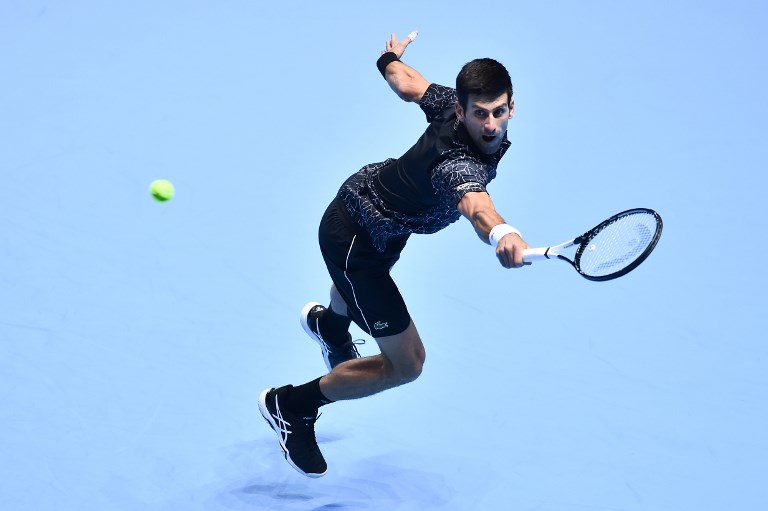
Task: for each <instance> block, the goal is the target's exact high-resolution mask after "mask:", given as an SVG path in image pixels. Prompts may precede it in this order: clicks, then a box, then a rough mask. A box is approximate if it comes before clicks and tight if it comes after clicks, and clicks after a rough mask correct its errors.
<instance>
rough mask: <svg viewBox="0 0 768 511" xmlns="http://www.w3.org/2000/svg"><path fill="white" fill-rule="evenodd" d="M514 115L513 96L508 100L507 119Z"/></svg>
mask: <svg viewBox="0 0 768 511" xmlns="http://www.w3.org/2000/svg"><path fill="white" fill-rule="evenodd" d="M514 115H515V98H514V96H513V97H511V98H510V99H509V118H510V119H511V118H512V117H514Z"/></svg>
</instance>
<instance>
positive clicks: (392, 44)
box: [381, 30, 419, 58]
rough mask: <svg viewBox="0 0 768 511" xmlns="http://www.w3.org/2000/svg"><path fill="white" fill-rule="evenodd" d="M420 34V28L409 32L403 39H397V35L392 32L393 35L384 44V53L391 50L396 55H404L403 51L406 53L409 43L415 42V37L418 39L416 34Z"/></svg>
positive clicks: (398, 56)
mask: <svg viewBox="0 0 768 511" xmlns="http://www.w3.org/2000/svg"><path fill="white" fill-rule="evenodd" d="M417 35H419V31H418V30H414V31H413V32H411V33H410V34H408V37H406V38H405V39H403V40H402V41H398V40H397V36H396V35H395V34H392V37H391V38H390V39H389V41H387V42H386V44H385V45H384V49H383V50H382V51H381V53H382V54H384V53H386V52H388V51H391V52H392V53H394V54H395V55H397V58H400V57H402V56H403V53H405V48H406V47H408V45H409V44H411V43H412V42H413V40H414V39H416V36H417Z"/></svg>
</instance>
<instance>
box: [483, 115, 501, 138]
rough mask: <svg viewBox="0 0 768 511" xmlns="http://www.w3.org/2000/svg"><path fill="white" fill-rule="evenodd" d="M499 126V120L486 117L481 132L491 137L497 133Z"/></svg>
mask: <svg viewBox="0 0 768 511" xmlns="http://www.w3.org/2000/svg"><path fill="white" fill-rule="evenodd" d="M500 125H501V123H500V122H499V119H494V118H493V117H488V118H487V119H486V120H485V123H484V124H483V131H485V133H486V134H488V135H493V134H494V133H496V131H498V128H499V126H500Z"/></svg>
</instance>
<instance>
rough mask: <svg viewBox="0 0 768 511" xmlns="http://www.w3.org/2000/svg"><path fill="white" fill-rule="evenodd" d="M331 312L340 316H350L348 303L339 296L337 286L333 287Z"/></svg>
mask: <svg viewBox="0 0 768 511" xmlns="http://www.w3.org/2000/svg"><path fill="white" fill-rule="evenodd" d="M331 310H332V311H333V312H335V313H336V314H338V315H340V316H349V313H348V312H347V302H345V301H344V298H343V297H342V296H341V294H339V290H338V289H336V284H333V285H331Z"/></svg>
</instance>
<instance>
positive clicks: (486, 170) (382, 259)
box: [259, 32, 528, 477]
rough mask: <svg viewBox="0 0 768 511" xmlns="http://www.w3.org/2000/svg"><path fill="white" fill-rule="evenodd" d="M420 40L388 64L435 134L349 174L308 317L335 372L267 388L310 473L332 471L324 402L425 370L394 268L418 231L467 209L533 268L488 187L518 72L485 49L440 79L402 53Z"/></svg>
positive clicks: (478, 227)
mask: <svg viewBox="0 0 768 511" xmlns="http://www.w3.org/2000/svg"><path fill="white" fill-rule="evenodd" d="M415 37H416V32H414V33H412V34H410V35H409V36H408V37H406V38H404V39H403V40H401V41H398V40H397V38H396V37H395V35H394V34H393V35H392V37H391V38H390V40H388V41H387V42H386V43H385V48H384V51H383V52H382V53H381V56H380V58H379V59H378V61H377V67H378V69H379V71H380V72H381V74H382V75H383V76H384V79H385V80H386V81H387V83H388V84H389V86H390V87H391V88H392V90H393V91H394V92H395V93H396V94H397V95H398V96H399V97H400V98H401V99H403V100H405V101H408V102H414V103H418V105H419V106H420V107H421V109H422V110H423V111H424V113H425V114H426V118H427V122H428V126H427V129H426V131H424V134H423V135H422V136H421V137H420V138H419V139H418V141H417V142H416V143H415V144H414V145H413V146H412V147H411V148H410V149H408V151H406V152H405V154H403V155H402V156H401V157H400V158H397V159H388V160H386V161H383V162H380V163H372V164H369V165H366V166H365V167H363V168H362V169H361V170H359V171H358V172H356V173H355V174H353V175H352V176H351V177H349V178H348V179H347V180H346V181H345V182H344V184H343V185H342V186H341V188H340V189H339V192H338V194H337V195H336V197H335V198H334V199H333V201H332V202H331V204H330V205H329V206H328V209H327V210H326V211H325V214H324V215H323V217H322V220H321V222H320V229H319V242H320V250H321V252H322V255H323V258H324V260H325V264H326V266H327V267H328V272H329V274H330V277H331V280H332V281H333V285H332V286H331V293H330V304H329V306H328V307H324V306H323V305H321V304H319V303H317V302H310V303H308V304H307V305H306V306H305V307H304V309H303V310H302V311H301V318H300V319H301V323H302V325H303V327H304V330H305V331H306V332H307V334H308V335H309V336H310V337H311V338H312V339H313V340H315V341H316V342H317V343H318V344H319V345H320V347H321V351H322V354H323V358H324V360H325V363H326V366H327V368H328V370H329V372H328V374H326V375H324V376H322V377H320V378H316V379H314V380H312V381H310V382H308V383H304V384H303V385H298V386H292V385H286V386H283V387H279V388H269V389H266V390H264V391H263V392H262V393H261V395H260V397H259V408H260V410H261V413H262V415H263V416H264V418H265V419H266V420H267V422H268V423H269V424H270V426H271V427H272V429H273V430H274V431H275V432H276V433H277V435H278V438H279V441H280V447H281V448H282V450H283V452H284V454H285V458H286V460H287V461H288V463H290V464H291V466H293V467H294V468H295V469H296V470H298V471H299V472H301V473H302V474H304V475H306V476H309V477H320V476H322V475H323V474H325V472H326V470H327V464H326V462H325V459H324V458H323V454H322V453H321V452H320V448H319V447H318V445H317V441H316V439H315V422H316V420H317V417H318V409H319V408H320V407H321V406H324V405H327V404H329V403H333V402H335V401H341V400H347V399H357V398H362V397H366V396H370V395H372V394H375V393H377V392H381V391H383V390H387V389H391V388H393V387H397V386H399V385H402V384H405V383H408V382H411V381H413V380H415V379H416V378H418V377H419V375H420V374H421V371H422V366H423V364H424V359H425V351H424V345H423V344H422V341H421V338H420V337H419V333H418V331H417V330H416V326H415V325H414V323H413V320H412V319H411V316H410V314H409V312H408V309H407V307H406V305H405V302H404V301H403V297H402V296H401V295H400V292H399V291H398V288H397V285H396V284H395V282H394V281H393V280H392V278H391V276H390V270H391V268H392V266H393V265H394V264H395V263H396V262H397V260H398V259H399V258H400V253H401V252H402V250H403V248H404V247H405V245H406V242H407V240H408V237H409V236H410V235H411V234H412V233H417V234H431V233H434V232H437V231H439V230H441V229H443V228H445V227H447V226H448V225H449V224H451V223H453V222H455V221H456V220H458V219H459V218H460V217H461V216H462V215H463V216H464V217H466V218H467V219H468V220H469V221H470V222H471V223H472V226H473V227H474V229H475V231H476V233H477V235H478V236H479V237H480V239H481V240H482V241H483V242H485V243H489V244H491V245H492V246H493V247H495V250H496V256H497V258H498V260H499V262H500V263H501V265H502V266H503V267H505V268H519V267H521V266H523V259H522V257H523V250H524V249H526V248H528V245H527V243H526V242H525V241H523V239H522V238H521V236H520V233H519V232H518V231H517V230H516V229H515V228H514V227H511V226H510V225H508V224H507V223H506V222H505V221H504V219H503V218H502V217H501V216H500V215H499V213H497V212H496V209H495V208H494V205H493V202H492V201H491V198H490V196H489V195H488V192H487V191H486V186H487V185H488V183H489V182H490V181H491V180H492V179H493V178H494V177H495V176H496V168H497V166H498V164H499V160H500V159H501V157H502V156H504V153H505V152H506V151H507V149H508V148H509V145H510V142H509V140H508V139H507V135H506V133H507V123H508V122H509V119H511V118H512V114H513V112H514V100H513V98H512V82H511V80H510V77H509V73H508V72H507V70H506V69H505V68H504V66H503V65H501V64H500V63H499V62H497V61H495V60H493V59H487V58H483V59H477V60H473V61H472V62H469V63H468V64H466V65H465V66H464V67H463V68H462V69H461V72H460V73H459V75H458V77H457V78H456V88H455V89H453V88H450V87H445V86H442V85H438V84H435V83H430V82H428V81H427V80H426V79H425V78H424V77H423V76H422V75H421V74H420V73H418V72H417V71H416V70H414V69H413V68H411V67H409V66H408V65H406V64H405V63H403V62H402V61H401V60H400V58H401V57H402V55H403V52H404V51H405V49H406V48H407V47H408V45H409V44H410V43H411V42H412V41H413V39H414V38H415ZM352 321H354V322H355V323H356V324H357V325H358V326H359V327H360V328H361V329H363V330H364V331H366V332H368V333H369V334H370V335H371V336H372V337H373V338H374V339H375V340H376V342H377V344H378V346H379V350H380V354H378V355H375V356H370V357H360V355H359V353H358V351H357V349H356V347H355V345H354V343H353V341H352V338H351V336H350V334H349V332H348V330H349V327H350V324H351V322H352Z"/></svg>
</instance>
